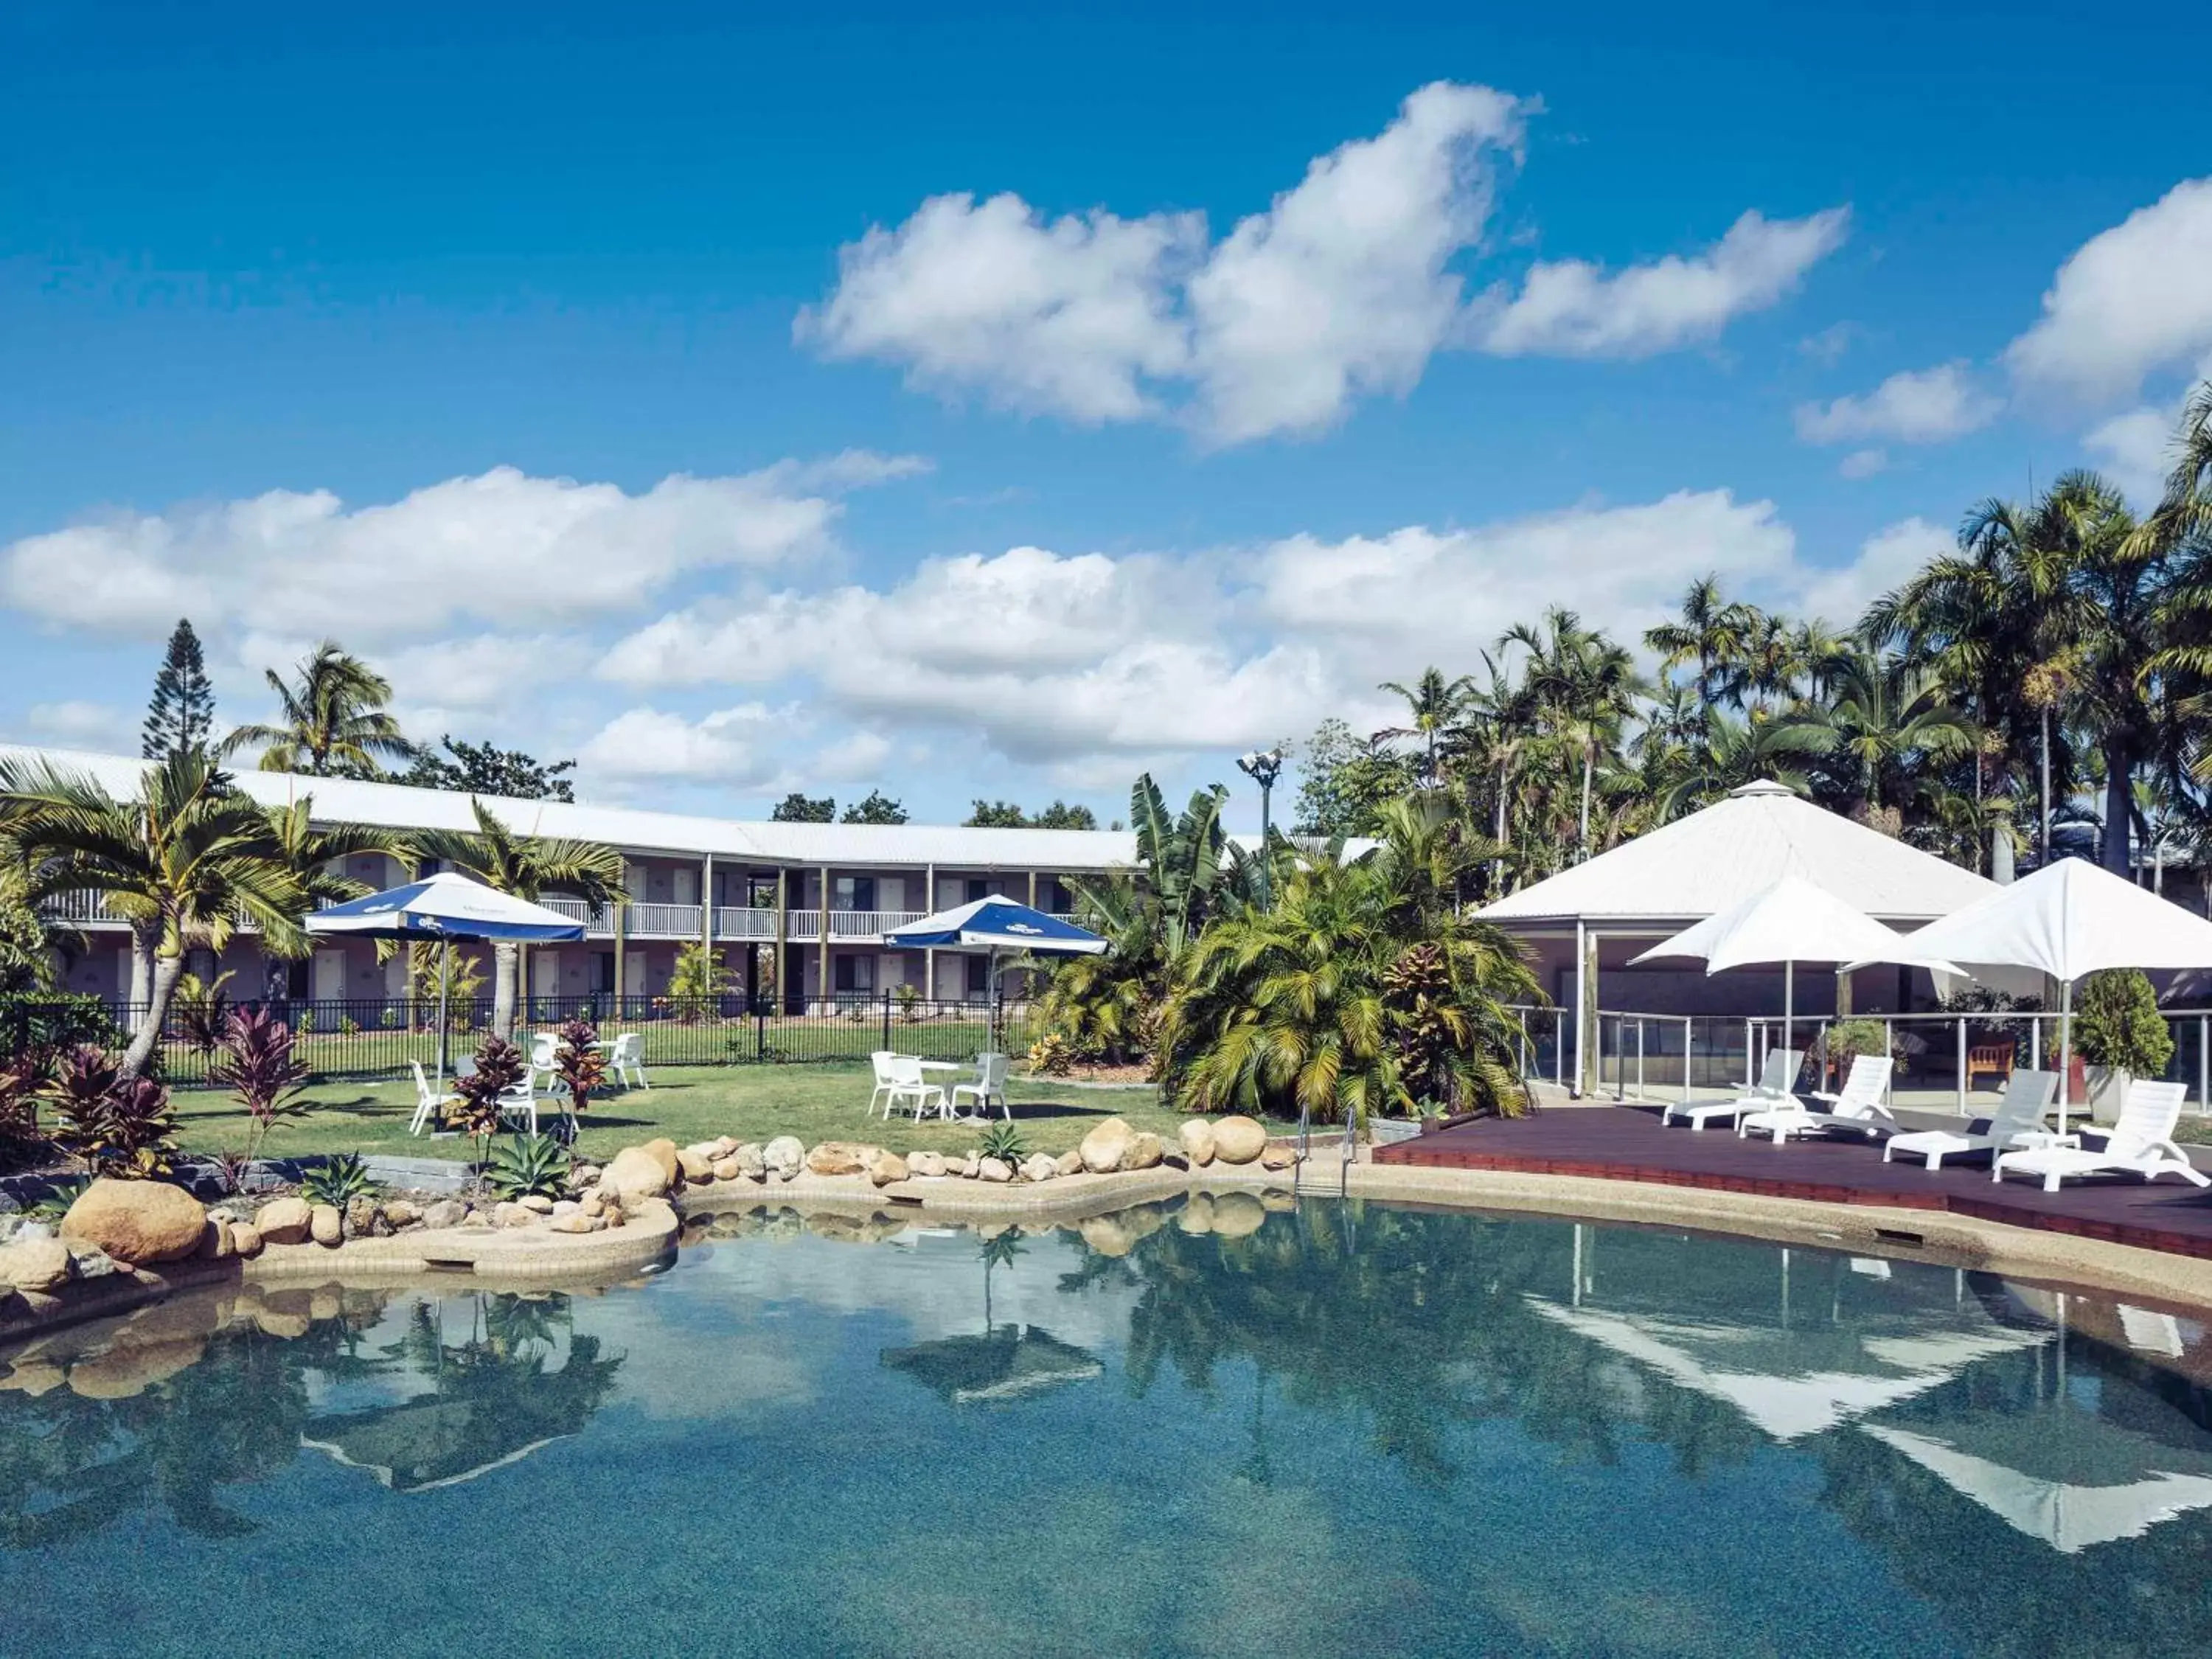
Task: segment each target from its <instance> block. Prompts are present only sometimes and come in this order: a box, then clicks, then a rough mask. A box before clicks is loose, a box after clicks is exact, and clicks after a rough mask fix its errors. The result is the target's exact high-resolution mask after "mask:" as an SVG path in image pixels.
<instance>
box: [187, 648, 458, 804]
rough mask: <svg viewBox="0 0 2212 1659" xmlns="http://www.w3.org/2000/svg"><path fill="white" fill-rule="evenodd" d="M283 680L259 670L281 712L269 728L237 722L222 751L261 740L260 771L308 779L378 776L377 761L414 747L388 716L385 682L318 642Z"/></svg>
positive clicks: (357, 660)
mask: <svg viewBox="0 0 2212 1659" xmlns="http://www.w3.org/2000/svg"><path fill="white" fill-rule="evenodd" d="M296 676H297V678H295V680H294V682H293V683H292V684H289V685H288V684H285V682H284V680H283V678H282V677H281V676H279V675H278V674H277V672H276V670H275V669H273V668H271V669H268V670H266V671H264V676H263V677H264V678H265V679H267V681H268V682H269V689H270V690H272V691H274V692H275V693H276V702H277V706H278V708H279V710H280V711H281V714H282V718H281V720H280V721H279V722H278V723H277V724H276V725H274V726H240V727H239V728H238V729H237V730H236V731H234V732H232V733H231V734H230V735H229V736H228V737H227V738H224V739H223V741H222V753H223V754H224V755H226V756H228V755H231V754H234V753H236V752H237V750H240V749H241V748H243V747H245V746H246V745H247V744H263V745H264V748H263V750H262V753H261V769H262V770H263V771H264V772H305V773H307V775H309V776H311V777H318V778H324V777H343V778H377V777H381V776H383V775H384V769H383V767H382V765H381V764H380V760H384V759H389V760H395V761H401V760H407V759H410V758H411V757H413V755H414V753H415V745H414V744H411V743H410V742H408V741H407V739H406V738H405V737H404V735H402V734H401V732H400V730H399V722H398V720H394V719H392V716H391V715H390V714H387V713H386V710H385V705H386V703H388V702H391V701H392V682H391V681H389V680H387V679H386V678H384V676H382V675H381V674H380V673H378V672H377V671H375V670H374V669H373V668H371V667H369V665H368V664H367V663H365V662H363V661H362V659H360V658H358V657H356V656H352V655H349V653H346V652H345V651H343V650H342V649H341V648H340V647H338V645H337V641H333V640H325V641H323V642H322V644H320V645H319V646H318V647H315V651H314V654H313V655H312V656H309V657H307V658H306V659H303V660H302V661H301V663H300V665H299V667H298V669H297V670H296Z"/></svg>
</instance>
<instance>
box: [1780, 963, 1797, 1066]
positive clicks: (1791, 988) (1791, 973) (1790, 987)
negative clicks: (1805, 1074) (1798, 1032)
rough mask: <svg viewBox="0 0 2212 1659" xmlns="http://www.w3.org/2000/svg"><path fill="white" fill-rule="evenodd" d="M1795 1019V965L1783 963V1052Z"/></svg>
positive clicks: (1787, 1046) (1788, 1044) (1786, 1048)
mask: <svg viewBox="0 0 2212 1659" xmlns="http://www.w3.org/2000/svg"><path fill="white" fill-rule="evenodd" d="M1796 1019H1797V964H1796V963H1794V962H1785V963H1783V964H1782V1047H1783V1048H1784V1051H1785V1052H1786V1051H1787V1050H1788V1049H1789V1047H1790V1036H1791V1035H1792V1033H1791V1031H1790V1027H1791V1026H1792V1025H1794V1024H1796ZM1790 1081H1791V1082H1793V1083H1794V1082H1796V1079H1794V1078H1793V1079H1790Z"/></svg>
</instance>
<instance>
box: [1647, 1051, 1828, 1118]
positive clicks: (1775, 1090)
mask: <svg viewBox="0 0 2212 1659" xmlns="http://www.w3.org/2000/svg"><path fill="white" fill-rule="evenodd" d="M1804 1063H1805V1051H1804V1050H1803V1049H1802V1048H1769V1049H1768V1050H1767V1051H1766V1063H1765V1065H1764V1066H1761V1067H1760V1068H1759V1081H1758V1082H1756V1083H1754V1084H1753V1085H1751V1092H1750V1093H1749V1094H1747V1095H1738V1096H1737V1097H1735V1099H1734V1100H1705V1101H1688V1100H1678V1101H1676V1102H1675V1103H1674V1104H1673V1105H1671V1106H1669V1107H1668V1109H1666V1110H1665V1111H1663V1112H1662V1113H1660V1114H1659V1122H1660V1126H1661V1127H1662V1128H1663V1127H1665V1126H1666V1125H1668V1124H1669V1123H1673V1122H1674V1121H1677V1120H1678V1119H1680V1120H1682V1121H1686V1122H1687V1123H1688V1124H1689V1126H1690V1127H1692V1129H1702V1128H1704V1127H1705V1125H1706V1124H1708V1123H1719V1122H1723V1121H1726V1120H1728V1119H1729V1118H1732V1117H1741V1116H1742V1115H1744V1114H1745V1113H1746V1112H1755V1111H1758V1110H1759V1109H1761V1108H1762V1107H1767V1106H1780V1105H1783V1104H1784V1103H1787V1102H1788V1100H1789V1098H1790V1085H1792V1084H1794V1083H1795V1082H1796V1081H1797V1068H1798V1067H1799V1066H1802V1065H1803V1064H1804Z"/></svg>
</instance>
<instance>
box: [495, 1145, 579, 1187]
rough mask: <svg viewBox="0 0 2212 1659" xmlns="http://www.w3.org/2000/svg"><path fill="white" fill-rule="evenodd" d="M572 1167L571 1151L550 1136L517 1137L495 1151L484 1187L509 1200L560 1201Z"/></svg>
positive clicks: (497, 1147)
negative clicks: (540, 1198) (547, 1199)
mask: <svg viewBox="0 0 2212 1659" xmlns="http://www.w3.org/2000/svg"><path fill="white" fill-rule="evenodd" d="M571 1167H572V1160H571V1159H570V1158H569V1156H568V1148H567V1147H566V1146H562V1144H561V1143H560V1142H559V1141H558V1140H556V1139H554V1138H553V1137H552V1136H551V1135H544V1134H537V1135H516V1136H514V1137H513V1138H512V1139H509V1140H507V1141H506V1142H505V1143H504V1144H502V1145H501V1146H495V1147H493V1148H492V1153H491V1163H490V1164H489V1167H488V1168H487V1169H486V1170H484V1184H485V1185H486V1186H488V1187H489V1188H491V1189H492V1191H493V1192H495V1193H496V1194H498V1195H499V1196H500V1197H501V1198H506V1199H516V1198H528V1197H530V1196H532V1194H537V1195H538V1196H540V1197H544V1198H558V1197H560V1196H561V1194H562V1192H564V1191H565V1190H567V1188H568V1171H569V1170H570V1168H571Z"/></svg>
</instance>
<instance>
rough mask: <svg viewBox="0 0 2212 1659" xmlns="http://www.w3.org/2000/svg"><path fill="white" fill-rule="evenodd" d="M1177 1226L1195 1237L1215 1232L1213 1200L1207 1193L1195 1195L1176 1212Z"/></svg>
mask: <svg viewBox="0 0 2212 1659" xmlns="http://www.w3.org/2000/svg"><path fill="white" fill-rule="evenodd" d="M1175 1220H1176V1227H1177V1228H1179V1229H1180V1230H1181V1231H1184V1232H1187V1233H1189V1234H1191V1235H1193V1236H1194V1237H1195V1236H1196V1235H1198V1234H1200V1233H1210V1232H1212V1231H1213V1199H1212V1195H1211V1194H1206V1193H1193V1194H1191V1195H1190V1196H1189V1198H1188V1199H1187V1200H1184V1202H1183V1206H1182V1208H1181V1209H1180V1210H1177V1211H1176V1218H1175Z"/></svg>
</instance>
